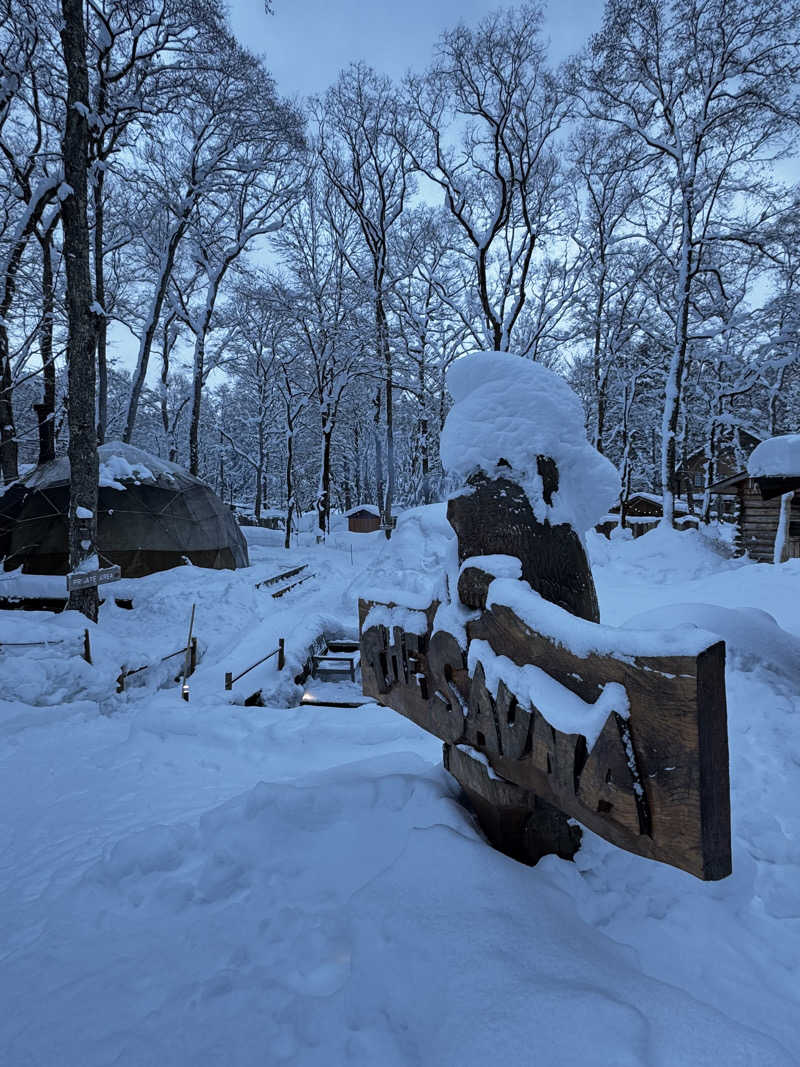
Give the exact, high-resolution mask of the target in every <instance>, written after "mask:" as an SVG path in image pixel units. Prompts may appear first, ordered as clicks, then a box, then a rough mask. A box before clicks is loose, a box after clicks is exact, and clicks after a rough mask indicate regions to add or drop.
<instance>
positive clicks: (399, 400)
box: [0, 0, 800, 528]
mask: <svg viewBox="0 0 800 1067" xmlns="http://www.w3.org/2000/svg"><path fill="white" fill-rule="evenodd" d="M61 17H62V15H61V10H60V8H59V5H57V4H54V3H39V2H36V3H32V2H29V0H2V20H0V21H1V22H2V28H1V29H0V87H1V89H2V95H0V212H1V214H0V382H2V385H1V386H0V436H1V440H0V464H2V474H3V478H4V480H5V482H10V481H12V480H13V479H14V478H16V477H17V474H18V471H19V468H20V466H21V465H24V464H30V463H35V462H36V461H37V460H38V459H43V458H44V459H46V458H49V456H51V455H52V454H53V453H54V452H56V453H62V452H64V451H66V447H67V438H68V420H67V417H66V409H65V393H66V369H65V352H66V333H67V330H66V313H65V309H64V288H65V256H64V247H63V236H62V207H63V205H64V204H65V203H67V202H68V198H67V196H66V192H67V189H66V185H65V177H64V173H63V163H62V154H61V153H62V139H63V137H64V130H65V115H66V110H65V100H66V84H65V74H64V64H63V62H62V59H61V57H60V41H59V25H60V21H61ZM86 17H87V37H86V65H87V75H88V91H89V99H90V101H91V107H90V110H89V113H88V115H87V119H88V137H89V147H88V150H89V158H90V172H89V190H88V194H87V199H88V219H89V226H90V231H91V233H90V243H91V257H90V258H91V262H90V264H89V275H90V276H89V278H88V279H87V284H89V285H90V286H91V297H92V302H91V309H92V335H93V336H92V338H91V339H90V342H89V343H92V344H94V345H95V346H96V355H97V417H98V430H99V437H100V440H101V442H102V440H103V439H107V440H112V439H122V440H125V441H129V442H132V443H133V444H137V445H139V446H141V447H143V448H146V449H147V450H148V451H150V452H153V453H156V454H158V455H160V456H162V457H164V458H168V459H174V460H178V461H180V462H181V463H183V464H185V465H186V466H187V467H189V468H190V470H192V471H193V472H196V473H199V474H200V475H201V476H202V477H203V478H205V479H206V480H208V481H209V482H210V483H211V484H212V485H213V486H214V487H215V488H216V489H217V491H218V492H219V493H220V494H221V495H222V496H223V497H224V498H225V499H226V500H230V501H232V502H235V503H236V504H238V505H240V507H241V508H242V509H243V510H244V511H249V512H251V513H254V514H255V515H256V516H258V515H260V514H261V513H262V512H263V511H265V510H266V509H269V508H280V509H282V510H285V509H287V507H288V508H291V509H292V510H293V511H294V512H295V513H300V512H307V511H309V510H312V509H314V508H316V509H317V510H318V523H319V526H320V528H325V527H327V525H328V523H329V514H330V511H331V509H332V508H333V509H342V510H346V509H348V508H350V507H351V506H352V505H354V504H357V503H370V504H373V505H378V506H379V507H380V508H381V510H382V511H384V512H385V514H386V515H387V517H390V516H391V511H392V507H393V506H397V505H410V504H415V503H423V502H429V501H431V500H434V499H438V498H440V497H441V494H442V490H443V476H442V470H441V464H440V461H439V456H438V442H439V434H440V431H441V427H442V425H443V420H444V418H445V415H446V412H447V408H448V397H447V395H446V393H445V390H444V386H443V381H444V373H445V371H446V369H447V366H448V365H449V364H450V363H451V362H452V360H453V359H454V358H456V357H457V356H458V355H460V354H461V353H463V352H465V351H469V350H471V349H476V348H477V349H489V350H491V349H503V350H505V349H507V350H512V351H515V352H518V353H520V354H521V355H524V356H526V357H528V358H530V359H533V360H537V361H540V362H542V363H544V364H546V365H547V366H549V367H552V368H554V369H556V370H557V371H558V372H559V373H561V374H563V375H564V376H565V377H566V378H567V379H568V380H569V381H570V383H571V384H572V385H573V387H574V388H575V389H576V390H577V391H578V393H579V395H580V396H581V398H582V399H583V401H584V405H585V409H586V421H587V427H588V431H589V436H590V439H591V440H592V442H593V443H594V444H595V445H596V447H597V448H598V449H599V450H600V451H601V452H603V453H604V454H606V455H608V456H609V458H610V459H611V460H612V461H613V462H614V463H615V465H616V466H617V467H618V469H619V470H620V472H621V492H622V494H623V495H625V494H627V493H629V492H631V491H632V490H637V489H641V490H649V491H654V492H657V493H662V492H663V493H664V494H665V500H666V505H667V508H666V511H667V515H668V516H669V513H670V510H671V504H670V500H671V497H672V494H673V493H677V494H680V495H682V496H684V497H685V496H686V495H687V492H686V491H687V484H686V481H687V480H686V479H685V478H682V477H681V472H682V470H683V468H684V464H685V461H686V458H687V457H688V456H690V455H696V454H698V453H700V454H701V455H702V457H703V467H702V469H703V472H704V473H703V478H702V479H694V483H693V484H692V486H691V490H692V492H691V500H690V506H691V508H692V509H696V510H697V511H698V512H700V513H701V514H702V516H703V517H704V518H707V517H708V515H709V511H710V507H711V501H710V499H709V497H708V494H706V493H705V487H706V486H707V485H709V484H711V483H713V482H714V481H715V480H716V478H717V466H716V465H717V461H718V458H719V455H720V451H721V449H723V448H725V447H726V446H727V447H728V448H729V449H732V450H733V453H734V454H735V455H736V456H737V457H738V458H739V459H741V461H742V463H741V466H743V461H744V458H745V457H746V454H747V451H748V448H747V446H746V445H744V444H742V442H741V439H740V432H741V431H742V430H745V431H747V432H748V434H751V435H753V436H755V437H757V438H758V437H764V436H770V435H773V434H775V433H782V432H787V431H791V430H794V429H796V415H795V410H796V404H797V398H798V360H800V332H799V330H800V327H799V325H798V324H799V323H800V310H798V309H800V296H799V295H798V286H799V285H800V281H798V278H799V277H800V275H799V273H798V272H799V270H800V268H799V266H798V197H800V193H798V187H797V185H796V184H793V182H792V178H793V176H794V175H793V171H794V167H795V166H796V156H797V123H796V119H797V111H796V105H797V81H796V78H797V71H798V53H797V45H796V37H797V24H798V10H797V5H796V4H794V3H789V4H777V3H775V2H773V0H756V2H747V3H745V2H730V0H713V2H706V3H697V2H696V0H680V2H674V3H669V2H666V0H663V2H662V0H658V2H656V0H646V2H628V0H626V2H622V0H610V2H609V3H608V4H607V7H606V12H605V17H604V21H603V26H602V29H601V31H600V33H599V34H597V35H596V36H594V37H592V38H591V40H590V41H588V42H585V41H582V40H579V39H578V38H577V37H576V40H575V55H574V57H573V58H572V59H570V60H569V61H568V62H566V63H563V64H560V65H554V64H553V63H552V62H551V61H550V59H549V57H548V49H547V42H546V40H545V38H544V35H543V32H542V28H541V22H542V20H541V13H540V12H539V10H538V9H537V8H536V7H535V6H534V5H523V6H520V7H517V8H514V9H509V10H507V11H504V12H499V13H495V14H490V15H487V16H486V18H485V19H484V20H483V22H481V23H480V24H477V25H472V26H464V25H461V26H454V27H453V28H452V29H451V30H449V31H447V32H446V33H444V34H443V36H442V37H441V39H440V40H439V41H438V43H437V44H436V46H435V48H434V50H433V53H432V54H431V55H430V56H429V57H425V56H420V59H419V65H418V67H417V69H415V70H413V71H411V72H409V74H408V76H407V77H406V78H405V79H404V80H402V81H401V82H400V83H397V84H396V83H393V82H392V81H390V80H389V79H388V78H387V77H385V76H384V75H383V74H382V73H381V71H380V70H373V69H371V68H370V67H369V66H367V65H366V64H364V63H359V64H356V65H352V66H349V67H347V68H346V69H344V70H343V71H342V72H341V74H340V75H339V77H338V79H337V80H336V82H335V83H334V84H333V85H331V87H330V88H329V89H328V91H327V92H325V93H324V94H322V95H320V96H317V97H314V98H310V99H304V100H298V101H288V100H285V99H283V98H282V96H281V87H280V85H275V84H274V82H273V80H272V79H271V77H270V75H269V73H268V71H267V70H266V69H265V66H264V64H263V62H262V61H261V60H260V59H259V58H258V57H256V56H254V55H252V54H250V53H248V52H247V51H246V50H245V48H244V47H243V46H242V45H241V44H240V43H239V42H238V41H237V40H236V39H235V38H234V37H233V36H232V33H231V31H230V30H229V28H228V27H227V26H226V23H225V16H224V13H223V12H222V11H221V9H220V7H219V5H217V4H213V3H206V2H205V0H193V2H192V3H191V4H186V3H184V2H183V0H181V2H176V0H100V2H95V0H92V2H90V3H89V4H88V5H87V6H86ZM748 441H749V442H750V443H752V437H749V438H748ZM700 481H702V483H703V484H698V482H700Z"/></svg>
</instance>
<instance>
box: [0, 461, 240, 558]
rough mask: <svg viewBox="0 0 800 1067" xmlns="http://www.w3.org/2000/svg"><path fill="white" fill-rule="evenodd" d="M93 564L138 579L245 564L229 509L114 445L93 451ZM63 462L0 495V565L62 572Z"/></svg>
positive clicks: (193, 483) (168, 467)
mask: <svg viewBox="0 0 800 1067" xmlns="http://www.w3.org/2000/svg"><path fill="white" fill-rule="evenodd" d="M99 453H100V490H99V494H98V515H97V519H98V531H97V532H98V548H99V552H100V565H101V566H102V567H107V566H109V565H110V564H112V563H118V564H119V566H120V567H121V569H122V574H123V577H125V578H140V577H141V576H142V575H145V574H152V573H153V572H154V571H163V570H167V569H169V568H170V567H176V566H178V565H180V564H181V563H185V562H187V561H188V562H190V563H193V564H194V565H195V566H197V567H211V568H213V569H215V570H221V569H235V568H237V567H246V566H247V565H248V564H249V559H248V554H247V542H246V541H245V539H244V536H243V535H242V532H241V530H240V528H239V525H238V523H237V522H236V520H235V518H234V516H233V513H232V512H231V510H230V508H228V507H226V505H225V504H224V503H223V502H222V501H221V500H220V498H219V497H218V496H217V494H216V493H215V492H214V491H213V490H212V489H210V488H209V486H207V485H206V484H205V482H202V481H200V479H199V478H195V477H194V476H193V475H191V474H189V473H188V471H186V470H184V469H183V468H182V467H179V466H178V465H177V464H175V463H169V462H168V461H166V460H163V459H159V458H158V457H157V456H152V455H150V454H149V453H148V452H145V451H143V450H142V449H140V448H135V447H133V446H132V445H125V444H123V443H122V442H121V441H112V442H109V443H108V444H105V445H101V446H100V449H99ZM68 512H69V459H68V458H67V457H66V456H61V457H60V458H58V459H54V460H52V461H51V462H50V463H44V464H42V466H40V467H36V468H35V469H34V470H32V471H30V472H29V473H28V474H26V475H25V476H24V477H23V478H21V479H20V480H19V481H18V482H15V483H14V484H13V485H11V486H9V487H8V489H7V490H6V491H5V492H4V493H2V495H0V560H3V567H4V569H5V570H7V571H8V570H16V569H18V568H19V567H22V570H23V572H24V573H26V574H66V573H67V571H68V569H69V568H68V547H67V546H68V542H67V530H68V521H67V519H68Z"/></svg>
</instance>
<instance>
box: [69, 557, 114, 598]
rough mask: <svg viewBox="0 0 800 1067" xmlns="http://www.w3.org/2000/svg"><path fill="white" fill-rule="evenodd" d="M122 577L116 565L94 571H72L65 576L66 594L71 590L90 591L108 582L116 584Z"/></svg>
mask: <svg viewBox="0 0 800 1067" xmlns="http://www.w3.org/2000/svg"><path fill="white" fill-rule="evenodd" d="M121 577H122V571H121V570H120V568H119V566H118V564H116V563H115V564H114V565H113V566H111V567H101V568H100V570H96V571H72V573H71V574H68V575H67V592H68V593H71V592H72V590H73V589H91V588H92V587H93V586H96V585H107V584H108V582H117V581H119V579H120V578H121Z"/></svg>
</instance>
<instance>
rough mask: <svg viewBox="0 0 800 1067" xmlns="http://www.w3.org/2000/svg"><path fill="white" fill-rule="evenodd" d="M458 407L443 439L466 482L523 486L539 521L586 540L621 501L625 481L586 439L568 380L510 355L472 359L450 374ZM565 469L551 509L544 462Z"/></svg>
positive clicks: (447, 463) (451, 467)
mask: <svg viewBox="0 0 800 1067" xmlns="http://www.w3.org/2000/svg"><path fill="white" fill-rule="evenodd" d="M447 389H448V391H449V393H450V395H451V396H452V398H453V401H454V405H453V408H452V409H451V411H450V414H449V415H448V416H447V421H446V422H445V425H444V429H443V431H442V437H441V445H440V451H441V457H442V464H443V466H444V468H445V470H446V471H447V472H448V473H449V474H451V475H455V476H456V477H457V478H459V479H460V480H462V481H467V479H468V478H469V477H470V476H471V475H473V474H475V473H477V472H478V471H481V472H483V473H484V474H486V475H487V476H488V477H490V478H496V477H504V478H509V479H510V480H512V481H514V482H516V483H517V484H518V485H520V486H521V487H522V488H523V489H524V491H525V493H526V495H527V497H528V499H529V500H530V502H531V506H532V507H533V511H534V514H535V515H536V518H537V519H539V521H540V522H544V521H545V520H547V521H549V522H550V524H551V525H557V524H559V523H568V524H569V525H570V526H572V527H573V529H575V530H576V531H577V532H578V533H579V534H583V533H584V532H585V531H586V530H588V529H589V528H590V527H592V526H594V524H595V523H596V522H597V521H598V520H599V519H600V518H601V517H602V516H603V515H605V514H606V513H607V511H608V509H609V507H610V506H611V505H612V504H613V503H614V501H615V500H616V499H617V497H618V496H619V475H618V473H617V471H616V469H615V467H614V466H613V464H611V463H610V462H609V460H607V459H606V458H605V456H602V455H601V454H600V453H599V452H598V451H597V450H596V449H595V448H593V447H592V446H591V445H590V444H589V442H588V441H587V440H586V430H585V426H584V413H583V406H582V404H581V402H580V400H579V399H578V397H577V396H576V395H575V393H574V392H573V391H572V389H571V388H570V387H569V385H567V383H566V382H565V381H564V379H563V378H561V377H559V376H558V375H557V374H554V373H553V372H552V371H550V370H547V368H546V367H543V366H542V365H541V364H539V363H533V362H532V361H531V360H529V359H524V358H522V357H520V356H518V355H515V354H513V353H510V352H473V353H471V354H470V355H467V356H463V357H462V358H461V359H458V360H456V362H455V363H453V364H452V365H451V366H450V368H449V370H448V372H447ZM539 456H546V457H549V458H550V459H552V460H553V461H554V462H555V464H556V466H557V467H558V476H559V482H558V491H557V492H556V493H554V494H553V496H552V502H551V504H550V505H548V504H546V503H545V500H544V496H543V486H542V478H541V476H540V474H539V471H538V464H537V458H538V457H539Z"/></svg>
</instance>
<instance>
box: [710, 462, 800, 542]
mask: <svg viewBox="0 0 800 1067" xmlns="http://www.w3.org/2000/svg"><path fill="white" fill-rule="evenodd" d="M709 490H710V492H712V493H717V494H720V495H723V494H729V493H735V494H736V498H737V515H736V526H737V530H736V549H737V551H738V552H739V554H740V555H744V554H745V552H746V553H747V554H748V555H749V556H750V558H751V559H753V560H756V561H757V562H759V563H772V561H773V558H774V553H775V535H776V534H777V532H778V521H779V519H780V512H781V497H782V495H783V494H784V493H788V492H791V491H794V498H793V500H792V507H791V511H790V513H789V531H788V534H789V536H788V538H787V543H786V551H787V553H788V558H789V559H800V491H798V490H800V478H791V479H789V478H751V477H750V475H749V474H748V473H747V471H740V472H739V474H734V475H732V476H731V477H730V478H724V479H723V480H722V481H720V482H715V483H714V485H712V486H710V487H709Z"/></svg>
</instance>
